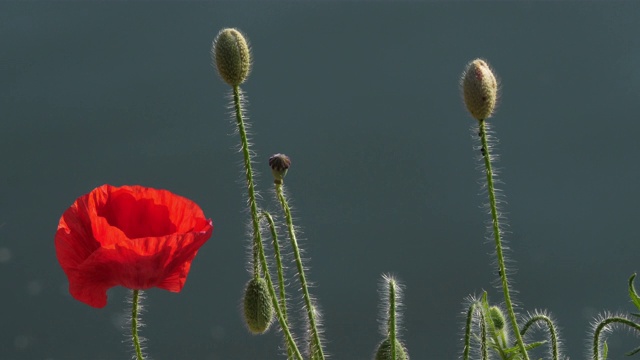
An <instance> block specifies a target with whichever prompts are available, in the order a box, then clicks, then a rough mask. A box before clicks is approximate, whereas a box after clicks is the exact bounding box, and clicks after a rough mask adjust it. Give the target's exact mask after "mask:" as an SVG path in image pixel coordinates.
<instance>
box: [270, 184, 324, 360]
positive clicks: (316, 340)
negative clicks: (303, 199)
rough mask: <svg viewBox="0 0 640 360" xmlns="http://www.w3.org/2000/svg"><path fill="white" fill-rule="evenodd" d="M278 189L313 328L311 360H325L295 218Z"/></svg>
mask: <svg viewBox="0 0 640 360" xmlns="http://www.w3.org/2000/svg"><path fill="white" fill-rule="evenodd" d="M275 187H276V195H277V196H278V200H279V201H280V205H281V206H282V211H283V212H284V216H285V218H286V222H287V229H288V231H289V240H290V241H291V248H292V249H293V255H294V257H295V259H296V266H297V268H298V276H299V278H300V287H301V288H302V294H303V297H304V302H305V306H306V308H307V316H308V318H309V326H310V328H311V336H312V339H311V340H312V346H311V351H312V354H310V358H311V359H321V360H324V353H323V350H322V342H321V341H320V333H319V332H318V326H317V321H316V315H315V309H314V306H313V304H312V302H311V295H309V287H308V285H307V280H306V278H305V275H304V266H303V264H302V258H301V256H300V248H299V247H298V241H297V239H296V232H295V230H294V226H293V218H292V216H291V209H290V208H289V204H288V203H287V199H286V197H285V196H284V191H283V190H282V188H283V185H282V183H280V184H278V183H276V184H275Z"/></svg>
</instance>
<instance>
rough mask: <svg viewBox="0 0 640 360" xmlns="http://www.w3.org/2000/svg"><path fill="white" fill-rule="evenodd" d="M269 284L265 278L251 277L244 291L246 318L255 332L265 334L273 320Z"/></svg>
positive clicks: (250, 329) (250, 328)
mask: <svg viewBox="0 0 640 360" xmlns="http://www.w3.org/2000/svg"><path fill="white" fill-rule="evenodd" d="M273 314H274V310H273V304H272V303H271V295H269V286H268V285H267V281H266V280H265V279H263V278H257V279H251V280H249V282H248V283H247V287H246V289H245V292H244V320H245V322H246V323H247V326H248V327H249V331H251V332H252V333H253V334H263V333H265V332H266V331H267V330H269V327H270V326H271V322H272V321H273Z"/></svg>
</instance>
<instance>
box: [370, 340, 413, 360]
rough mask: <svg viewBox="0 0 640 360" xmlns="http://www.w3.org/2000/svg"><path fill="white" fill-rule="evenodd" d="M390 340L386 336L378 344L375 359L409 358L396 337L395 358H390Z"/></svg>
mask: <svg viewBox="0 0 640 360" xmlns="http://www.w3.org/2000/svg"><path fill="white" fill-rule="evenodd" d="M391 356H392V355H391V341H390V340H389V339H388V338H387V339H385V340H384V341H383V342H381V343H380V345H379V346H378V351H376V358H375V360H409V356H408V355H407V350H406V349H405V348H404V345H402V343H401V342H400V340H398V339H396V358H395V359H392V358H391Z"/></svg>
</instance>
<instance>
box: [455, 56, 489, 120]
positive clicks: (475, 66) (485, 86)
mask: <svg viewBox="0 0 640 360" xmlns="http://www.w3.org/2000/svg"><path fill="white" fill-rule="evenodd" d="M462 92H463V94H464V103H465V105H466V106H467V110H469V112H470V113H471V116H473V117H474V118H475V119H476V120H485V119H487V118H489V117H490V116H491V114H492V113H493V110H494V109H495V107H496V100H497V97H498V82H497V80H496V77H495V76H494V75H493V72H492V71H491V68H490V67H489V65H488V64H487V63H486V62H485V61H484V60H481V59H476V60H473V61H472V62H470V63H469V65H467V69H466V70H465V71H464V73H463V74H462Z"/></svg>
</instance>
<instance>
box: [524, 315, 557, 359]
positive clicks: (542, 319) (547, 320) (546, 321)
mask: <svg viewBox="0 0 640 360" xmlns="http://www.w3.org/2000/svg"><path fill="white" fill-rule="evenodd" d="M536 322H543V323H544V324H545V325H547V328H548V329H549V336H550V337H551V354H552V356H553V360H559V359H560V350H559V349H558V331H557V330H556V327H555V325H553V321H552V320H551V318H549V317H548V316H546V315H544V314H538V315H535V316H533V317H532V318H531V319H529V321H527V322H526V323H525V324H524V326H523V327H522V330H520V335H522V336H524V335H525V334H526V333H527V330H529V328H530V327H531V325H533V324H535V323H536Z"/></svg>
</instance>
